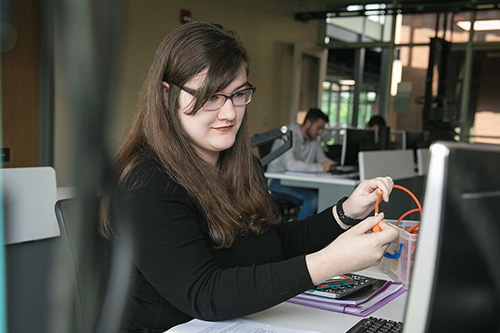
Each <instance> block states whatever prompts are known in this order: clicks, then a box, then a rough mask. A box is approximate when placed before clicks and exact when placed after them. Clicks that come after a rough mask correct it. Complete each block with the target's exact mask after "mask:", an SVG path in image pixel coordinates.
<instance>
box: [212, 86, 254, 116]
mask: <svg viewBox="0 0 500 333" xmlns="http://www.w3.org/2000/svg"><path fill="white" fill-rule="evenodd" d="M253 91H254V90H253V89H252V88H248V89H243V90H240V91H237V92H235V93H234V94H232V95H231V96H225V95H221V94H215V95H213V96H212V97H210V98H209V99H208V100H207V102H206V103H205V105H204V107H205V109H206V110H208V111H214V110H218V109H220V108H222V107H223V106H224V104H225V103H226V100H227V99H228V98H230V99H231V101H232V102H233V105H234V106H243V105H246V104H248V103H250V101H251V100H252V97H253Z"/></svg>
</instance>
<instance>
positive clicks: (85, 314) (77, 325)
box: [55, 198, 109, 332]
mask: <svg viewBox="0 0 500 333" xmlns="http://www.w3.org/2000/svg"><path fill="white" fill-rule="evenodd" d="M77 204H78V202H77V199H76V198H69V199H62V200H58V201H57V202H56V204H55V211H56V218H57V222H58V223H59V228H60V229H61V238H62V240H63V244H62V246H63V248H64V251H66V255H67V257H65V260H67V261H66V263H67V264H68V265H69V267H70V268H69V271H70V272H71V275H72V278H74V281H75V286H74V304H73V305H74V313H73V315H74V320H73V323H72V326H73V327H74V329H75V331H77V332H91V331H92V330H93V329H94V328H95V326H96V323H97V320H98V318H99V317H98V315H97V314H98V313H100V307H101V305H102V299H103V293H104V286H105V280H106V278H105V276H106V272H107V270H108V265H109V263H108V262H107V261H106V260H107V259H106V258H109V255H108V254H107V253H106V252H107V251H108V246H107V243H108V241H107V240H106V239H104V238H101V237H99V236H98V235H97V230H96V237H95V243H94V244H91V243H92V240H87V241H89V244H88V245H89V251H90V250H92V247H93V248H94V251H95V252H94V255H93V256H91V257H86V258H85V260H86V262H85V264H86V265H88V266H90V265H97V267H98V269H97V271H98V273H99V276H98V277H96V278H97V279H96V280H97V284H98V286H97V288H96V289H97V290H96V292H95V294H93V295H90V294H88V293H86V292H85V289H84V288H83V283H84V282H88V281H86V280H85V279H86V275H85V274H87V273H88V270H86V271H85V272H84V271H83V269H82V268H81V265H78V264H77V257H76V256H77V253H78V252H77V250H78V249H77V244H78V242H77V241H78V239H77V237H79V234H78V233H79V231H80V228H79V225H78V223H83V222H84V221H83V219H80V218H78V216H77V208H78V205H77ZM92 245H94V246H92ZM91 254H92V253H91V252H89V256H90V255H91ZM87 260H89V261H88V262H87ZM87 277H88V275H87ZM96 296H97V301H96V300H95V297H96ZM95 304H97V307H96V308H94V306H95ZM89 308H90V310H89Z"/></svg>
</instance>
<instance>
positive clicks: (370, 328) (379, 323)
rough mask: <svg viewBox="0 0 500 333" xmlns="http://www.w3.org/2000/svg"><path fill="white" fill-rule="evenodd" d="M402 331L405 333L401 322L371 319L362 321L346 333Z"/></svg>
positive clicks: (391, 332)
mask: <svg viewBox="0 0 500 333" xmlns="http://www.w3.org/2000/svg"><path fill="white" fill-rule="evenodd" d="M402 331H403V323H402V322H400V321H394V320H387V319H383V318H376V317H370V318H363V319H361V320H360V321H358V322H357V323H356V324H355V325H354V326H353V327H351V328H350V329H349V331H347V332H346V333H362V332H370V333H373V332H386V333H399V332H402Z"/></svg>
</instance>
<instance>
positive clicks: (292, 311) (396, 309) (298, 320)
mask: <svg viewBox="0 0 500 333" xmlns="http://www.w3.org/2000/svg"><path fill="white" fill-rule="evenodd" d="M359 273H360V274H363V275H366V276H371V277H374V278H382V279H387V278H388V277H387V275H385V274H383V273H380V272H379V271H378V270H377V269H376V268H370V269H367V270H364V271H361V272H359ZM407 297H408V292H404V293H403V294H401V295H399V296H398V297H396V298H395V299H393V300H392V301H390V302H389V303H387V304H386V305H385V306H383V307H381V308H380V309H378V310H377V311H375V312H373V313H372V314H370V315H369V316H368V317H370V316H373V317H382V318H385V319H392V320H396V321H403V318H404V311H405V307H406V300H407ZM362 318H363V317H358V316H354V315H349V314H343V313H339V312H334V311H327V310H320V309H315V308H311V307H307V306H302V305H297V304H292V303H288V302H284V303H281V304H278V305H276V306H274V307H272V308H270V309H267V310H265V311H262V312H259V313H256V314H253V315H250V316H247V317H245V319H249V320H253V321H256V322H260V323H264V324H267V325H274V326H280V327H284V328H294V329H301V330H310V331H317V332H322V333H337V332H338V333H345V332H347V330H348V329H349V328H351V327H352V326H353V325H354V324H355V323H357V322H358V321H359V320H361V319H362Z"/></svg>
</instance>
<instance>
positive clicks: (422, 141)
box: [404, 131, 430, 150]
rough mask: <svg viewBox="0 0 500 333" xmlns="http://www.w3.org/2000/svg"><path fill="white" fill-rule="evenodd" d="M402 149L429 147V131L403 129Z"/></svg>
mask: <svg viewBox="0 0 500 333" xmlns="http://www.w3.org/2000/svg"><path fill="white" fill-rule="evenodd" d="M404 141H405V142H404V149H413V150H417V149H418V148H429V145H430V142H429V132H426V131H405V139H404Z"/></svg>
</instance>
